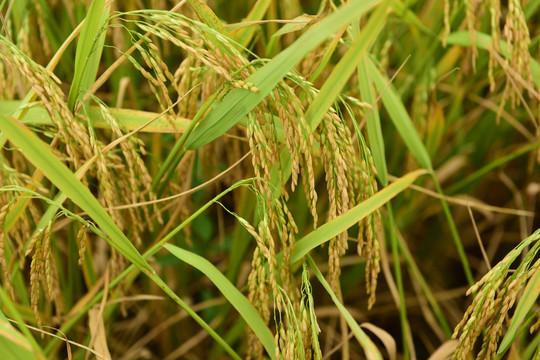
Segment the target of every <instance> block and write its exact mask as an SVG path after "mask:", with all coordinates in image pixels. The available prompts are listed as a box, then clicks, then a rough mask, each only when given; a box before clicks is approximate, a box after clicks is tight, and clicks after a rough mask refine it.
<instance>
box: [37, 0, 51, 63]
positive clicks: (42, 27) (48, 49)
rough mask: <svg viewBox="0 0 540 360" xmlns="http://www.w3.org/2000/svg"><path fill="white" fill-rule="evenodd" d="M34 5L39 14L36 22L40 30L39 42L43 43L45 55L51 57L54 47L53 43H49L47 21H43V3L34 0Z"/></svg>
mask: <svg viewBox="0 0 540 360" xmlns="http://www.w3.org/2000/svg"><path fill="white" fill-rule="evenodd" d="M33 2H34V6H35V8H36V12H37V16H36V22H37V29H38V31H39V39H40V41H39V42H38V43H39V44H41V49H40V50H41V51H42V52H43V54H44V55H45V57H49V56H51V54H52V52H53V51H52V48H51V44H50V43H49V37H48V36H47V33H46V32H45V23H44V22H43V19H44V15H43V8H42V7H41V3H40V1H39V0H34V1H33Z"/></svg>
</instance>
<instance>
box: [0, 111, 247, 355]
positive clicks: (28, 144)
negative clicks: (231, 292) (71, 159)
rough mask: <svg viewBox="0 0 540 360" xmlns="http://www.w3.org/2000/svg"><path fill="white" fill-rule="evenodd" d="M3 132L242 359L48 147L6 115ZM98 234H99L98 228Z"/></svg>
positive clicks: (131, 258)
mask: <svg viewBox="0 0 540 360" xmlns="http://www.w3.org/2000/svg"><path fill="white" fill-rule="evenodd" d="M0 130H1V131H2V132H5V133H6V134H7V137H8V138H9V140H10V141H11V142H12V143H13V144H15V145H16V146H18V147H20V148H21V149H22V151H23V153H24V155H25V156H26V158H27V159H28V160H29V161H30V162H31V163H33V164H34V166H36V168H38V169H40V170H41V171H42V172H43V174H45V176H46V177H47V178H48V179H49V180H50V181H51V182H52V183H53V184H54V185H55V186H56V187H58V189H60V191H62V192H63V193H65V194H66V195H67V196H68V197H69V198H70V199H71V200H72V201H73V202H74V203H75V204H76V205H77V206H79V207H80V208H81V209H82V210H83V211H84V212H86V213H87V214H88V215H89V216H90V217H91V218H92V220H93V221H94V222H95V223H96V224H97V225H98V226H99V227H100V228H101V229H102V230H103V231H104V233H105V234H106V235H105V234H99V233H98V235H100V236H101V237H103V238H104V239H106V240H107V241H108V242H109V244H110V245H111V246H112V247H113V248H115V249H116V250H117V251H118V252H119V253H120V254H122V255H123V256H125V257H126V258H127V259H128V260H129V261H130V262H131V263H132V264H134V265H135V266H136V267H137V268H139V270H140V271H142V272H143V273H144V274H145V275H147V276H148V277H149V278H150V279H152V280H153V281H154V282H155V283H156V284H157V285H158V286H159V287H160V288H161V289H162V290H163V291H164V292H165V293H166V294H167V295H169V297H171V299H173V300H174V301H175V302H176V303H177V304H178V305H180V306H181V307H182V308H183V309H184V310H185V311H186V312H187V313H188V314H189V315H190V316H191V317H192V318H193V319H194V320H195V321H196V322H197V323H199V325H201V327H203V328H204V329H205V330H206V331H207V332H208V333H209V334H210V335H211V336H212V337H213V338H214V339H215V340H216V341H217V342H218V343H220V344H221V345H222V346H223V347H224V348H225V350H227V352H228V353H229V355H231V356H233V357H234V358H235V359H240V357H239V356H238V354H236V352H235V351H234V350H233V349H232V348H231V347H230V346H229V345H228V344H227V343H226V342H225V341H224V340H223V339H222V338H221V337H220V336H219V335H218V334H217V333H216V332H215V331H214V330H213V329H212V328H211V327H210V326H209V325H208V324H207V323H206V322H205V321H204V320H203V319H202V318H201V317H200V316H198V315H197V313H195V312H194V311H193V310H192V309H191V308H190V307H189V306H188V305H187V304H186V303H185V302H184V301H183V300H182V299H180V298H179V297H178V296H177V295H176V294H175V293H174V292H173V291H172V290H171V289H170V288H169V286H168V285H167V284H165V282H163V280H162V279H161V278H160V277H159V276H158V275H157V274H156V272H155V271H154V269H152V267H150V265H149V264H148V263H147V262H146V260H145V259H144V258H143V257H142V255H141V254H140V253H139V252H138V251H137V249H136V248H135V246H134V245H133V244H132V243H131V242H130V241H129V239H128V238H127V237H126V236H125V235H124V233H122V231H121V230H120V229H119V228H118V226H116V224H115V223H114V221H113V220H112V219H111V217H110V216H109V215H108V214H107V212H106V211H105V209H104V208H103V207H102V206H101V204H100V203H99V202H98V200H97V199H96V198H95V197H94V196H93V195H92V194H91V193H90V191H89V190H88V189H87V188H86V187H85V186H84V185H83V184H82V183H81V182H80V181H79V180H78V179H77V177H76V176H75V175H74V174H73V173H72V172H71V171H70V170H69V169H68V168H67V167H66V166H65V165H64V164H63V163H62V162H60V160H58V159H57V158H56V157H55V156H54V154H53V153H52V152H51V150H50V149H49V148H48V146H47V145H46V144H45V143H44V142H42V141H41V140H40V139H39V138H38V137H37V136H36V135H35V134H34V133H33V132H31V131H30V130H29V129H28V128H26V127H25V126H24V125H23V124H21V123H20V122H19V121H17V120H15V119H13V118H9V117H6V116H0ZM95 231H98V230H97V229H96V230H95Z"/></svg>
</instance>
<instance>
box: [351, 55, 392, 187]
mask: <svg viewBox="0 0 540 360" xmlns="http://www.w3.org/2000/svg"><path fill="white" fill-rule="evenodd" d="M358 85H359V87H360V94H361V95H362V100H363V101H365V102H367V103H368V104H371V106H372V107H373V108H372V109H371V110H368V114H367V121H366V126H367V132H368V136H369V149H370V150H371V154H372V156H373V163H374V165H375V169H377V176H378V177H379V180H380V181H381V183H382V184H383V185H387V184H388V170H387V169H386V155H385V147H384V138H383V134H382V128H381V118H380V117H379V107H378V105H377V103H376V102H375V100H376V98H375V91H374V90H373V83H372V81H371V76H370V73H369V72H368V71H367V59H366V58H364V59H363V60H362V61H361V62H360V63H359V64H358Z"/></svg>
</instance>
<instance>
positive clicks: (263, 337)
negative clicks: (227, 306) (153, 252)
mask: <svg viewBox="0 0 540 360" xmlns="http://www.w3.org/2000/svg"><path fill="white" fill-rule="evenodd" d="M165 248H166V249H167V250H169V251H170V252H171V254H173V255H174V256H176V257H177V258H179V259H180V260H182V261H184V262H186V263H188V264H189V265H191V266H193V267H194V268H196V269H197V270H199V271H200V272H202V273H203V274H205V275H206V276H208V278H209V279H210V280H212V282H213V283H214V284H215V285H216V286H217V288H218V289H219V291H221V293H222V294H223V296H225V298H226V299H227V300H228V301H229V302H230V303H231V305H232V306H234V308H235V309H236V310H237V311H238V312H239V313H240V315H241V316H242V318H244V320H245V321H246V323H247V324H248V325H249V327H250V328H251V329H252V330H253V332H254V333H255V334H256V335H257V337H258V338H259V340H260V341H261V343H262V344H263V346H264V348H265V349H266V352H267V353H268V355H269V356H270V358H272V359H274V358H275V353H276V351H275V344H274V336H273V335H272V333H271V332H270V329H268V326H266V324H265V323H264V320H263V319H262V318H261V316H260V315H259V313H258V312H257V310H255V308H254V307H253V305H251V303H250V302H249V300H248V299H246V297H245V296H244V295H242V293H241V292H240V291H239V290H238V289H237V288H236V287H235V286H234V285H233V284H232V283H231V282H230V281H229V280H228V279H227V278H226V277H225V275H223V274H222V273H221V272H220V271H219V270H218V269H216V267H215V266H214V265H212V263H210V262H209V261H208V260H206V259H205V258H203V257H201V256H199V255H197V254H194V253H192V252H190V251H187V250H184V249H182V248H180V247H178V246H174V245H171V244H166V245H165Z"/></svg>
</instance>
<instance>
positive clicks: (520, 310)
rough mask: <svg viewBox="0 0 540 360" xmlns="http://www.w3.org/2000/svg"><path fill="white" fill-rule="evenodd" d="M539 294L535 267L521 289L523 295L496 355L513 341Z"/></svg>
mask: <svg viewBox="0 0 540 360" xmlns="http://www.w3.org/2000/svg"><path fill="white" fill-rule="evenodd" d="M539 295H540V269H536V271H535V273H534V275H533V276H532V277H531V279H530V280H529V282H528V283H527V286H526V287H525V290H524V291H523V296H522V297H521V300H520V301H519V303H518V305H517V308H516V311H515V312H514V316H513V317H512V322H511V323H510V327H509V328H508V331H507V332H506V334H505V335H504V338H503V339H502V341H501V345H500V346H499V350H498V351H497V355H502V354H504V353H505V352H506V351H507V350H508V348H509V347H510V345H511V344H512V343H513V342H514V339H515V337H516V334H517V332H518V331H519V330H520V329H521V327H522V322H523V320H524V319H525V317H527V314H529V312H530V311H531V309H532V307H533V306H534V304H536V300H537V299H538V296H539Z"/></svg>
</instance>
